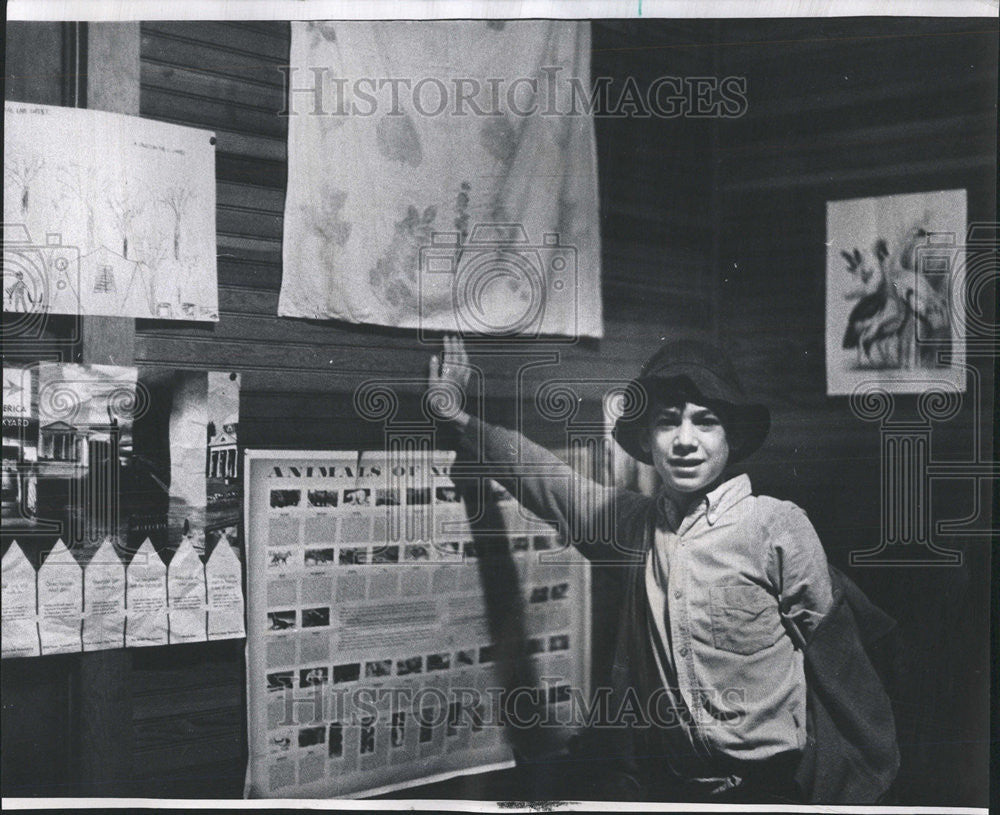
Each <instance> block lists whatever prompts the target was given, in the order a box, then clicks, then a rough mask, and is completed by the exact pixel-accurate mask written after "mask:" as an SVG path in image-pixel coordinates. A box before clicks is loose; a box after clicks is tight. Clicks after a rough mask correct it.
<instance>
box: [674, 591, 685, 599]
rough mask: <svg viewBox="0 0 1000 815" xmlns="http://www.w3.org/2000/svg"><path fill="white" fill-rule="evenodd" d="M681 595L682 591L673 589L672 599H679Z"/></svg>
mask: <svg viewBox="0 0 1000 815" xmlns="http://www.w3.org/2000/svg"><path fill="white" fill-rule="evenodd" d="M683 596H684V593H683V592H680V591H675V592H674V599H675V600H680V599H681V597H683Z"/></svg>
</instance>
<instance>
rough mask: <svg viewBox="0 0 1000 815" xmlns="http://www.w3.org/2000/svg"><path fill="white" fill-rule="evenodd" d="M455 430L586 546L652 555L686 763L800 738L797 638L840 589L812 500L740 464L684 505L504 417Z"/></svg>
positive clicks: (798, 743) (680, 756) (675, 766)
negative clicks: (584, 464) (567, 454)
mask: <svg viewBox="0 0 1000 815" xmlns="http://www.w3.org/2000/svg"><path fill="white" fill-rule="evenodd" d="M459 440H460V443H461V444H462V445H463V446H464V447H466V449H467V450H468V451H469V452H470V453H472V454H474V455H480V454H481V453H480V446H479V445H480V442H482V446H483V450H484V451H485V454H486V458H487V460H488V463H489V464H490V466H491V472H492V473H493V474H494V478H496V479H497V480H498V481H500V482H501V483H503V484H504V486H505V487H506V488H507V489H508V490H510V491H511V492H512V493H513V494H514V495H516V496H518V497H519V499H520V500H521V501H522V502H523V503H524V504H525V506H527V507H528V509H530V510H531V511H532V512H534V513H536V514H537V515H539V516H540V517H542V518H544V519H546V520H549V521H551V522H553V523H555V524H556V525H557V526H558V527H560V528H561V529H563V530H566V531H567V533H569V532H572V533H573V542H574V544H575V545H576V546H577V547H578V548H579V549H580V550H581V551H582V552H583V553H584V554H585V555H587V556H588V557H593V558H595V559H600V560H608V561H610V562H613V563H627V562H630V559H631V558H637V557H641V558H644V561H639V560H635V561H633V562H635V565H636V566H644V568H645V572H644V577H645V580H643V581H642V582H643V584H644V588H645V590H646V594H647V601H648V614H647V621H646V622H647V631H646V634H647V635H648V641H649V646H650V650H652V652H653V654H654V656H655V658H656V664H657V668H658V670H659V674H660V680H661V682H662V685H663V689H664V691H665V694H666V699H665V700H663V701H665V702H667V703H668V704H669V706H670V708H671V709H674V710H683V711H686V713H687V715H686V716H683V717H679V718H676V719H675V720H674V721H677V722H679V724H680V729H681V730H682V734H683V737H682V738H671V740H670V741H671V744H672V746H673V747H676V748H678V749H676V750H672V751H671V755H670V757H669V761H670V765H671V769H672V770H673V771H674V772H675V773H676V774H677V775H679V776H681V777H684V778H688V779H717V778H722V777H724V776H725V775H726V774H727V772H728V770H727V766H728V764H729V763H730V762H731V761H732V760H735V761H758V760H763V759H767V758H770V757H773V756H777V755H779V754H781V753H784V752H787V751H789V750H796V749H800V748H801V747H802V746H803V745H804V741H805V735H806V686H805V675H804V670H803V658H802V652H801V650H798V649H796V647H795V644H794V643H793V639H792V638H793V637H795V639H796V640H798V641H799V642H804V641H806V640H808V639H809V636H810V634H811V632H812V630H813V629H814V628H815V626H816V625H817V624H818V623H819V621H820V620H821V619H822V618H823V616H824V615H825V614H826V612H827V611H828V610H829V609H830V607H831V606H832V603H833V596H832V589H831V587H830V578H829V574H828V570H827V563H826V556H825V554H824V553H823V547H822V545H821V543H820V541H819V538H818V537H817V535H816V531H815V530H814V529H813V526H812V524H811V523H810V522H809V519H808V518H807V517H806V514H805V512H804V511H803V510H802V509H800V508H799V507H797V506H796V505H795V504H792V503H790V502H787V501H779V500H777V499H775V498H770V497H767V496H754V495H753V494H752V493H751V486H750V479H749V478H748V477H747V476H745V475H740V476H737V477H736V478H733V479H730V480H729V481H726V482H724V483H723V484H721V485H720V486H718V487H717V488H716V489H715V490H713V491H712V492H710V493H709V494H708V495H707V496H706V497H705V499H704V500H703V501H701V502H700V503H699V504H696V505H695V506H693V507H691V508H690V509H689V510H688V511H687V512H686V513H685V514H682V513H681V512H680V511H679V510H678V508H677V507H676V506H675V505H674V504H673V503H672V502H671V501H669V499H668V498H667V497H666V494H665V493H661V494H660V495H659V496H658V497H657V498H656V499H655V506H652V504H654V499H653V498H651V497H649V496H644V495H640V494H638V493H634V492H630V491H627V490H621V489H613V488H610V487H606V486H604V485H601V484H598V483H596V482H593V481H589V480H588V479H585V478H583V477H582V476H580V475H579V474H577V473H575V472H574V471H573V470H571V469H570V468H569V467H568V466H567V465H566V464H565V463H564V462H562V461H561V460H559V459H558V458H556V457H555V456H553V455H552V454H551V453H550V452H549V451H548V450H546V449H544V448H543V447H541V446H539V445H537V444H534V443H533V442H531V441H530V440H528V439H526V438H524V437H523V436H521V435H519V434H517V433H514V432H513V431H510V430H506V429H504V428H501V427H497V426H495V425H490V424H486V423H484V422H480V421H479V420H476V419H473V420H471V421H470V423H469V424H468V426H467V427H465V428H464V429H462V431H461V433H460V438H459ZM536 465H544V466H543V467H541V468H539V469H535V468H536ZM609 519H610V523H609ZM651 519H652V521H651ZM651 526H652V527H653V528H652V530H650V527H651ZM609 527H612V528H613V529H614V533H613V537H612V538H610V539H609V538H608V536H607V531H606V530H607V529H608V528H609ZM650 532H651V534H650ZM621 573H622V574H627V573H631V571H625V570H622V572H621ZM639 577H640V578H641V577H643V574H641V573H640V575H639ZM786 624H787V628H786ZM657 706H658V707H662V705H661V703H659V702H658V703H657ZM676 729H677V728H673V727H672V728H670V731H671V733H673V732H674V731H675V730H676ZM685 746H686V747H687V748H688V749H684V747H685Z"/></svg>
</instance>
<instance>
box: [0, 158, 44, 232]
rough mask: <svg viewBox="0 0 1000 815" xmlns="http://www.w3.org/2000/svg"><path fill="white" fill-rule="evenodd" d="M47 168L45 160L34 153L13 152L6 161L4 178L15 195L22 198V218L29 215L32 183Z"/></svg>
mask: <svg viewBox="0 0 1000 815" xmlns="http://www.w3.org/2000/svg"><path fill="white" fill-rule="evenodd" d="M44 166H45V159H43V158H42V157H41V156H39V155H36V154H34V153H26V152H24V151H22V150H19V149H16V150H13V151H12V153H11V155H10V156H8V157H7V158H6V160H5V161H4V176H5V177H6V178H7V179H9V180H10V183H11V184H12V185H13V186H14V190H13V191H14V193H15V195H17V196H18V197H19V198H20V203H21V215H22V217H23V216H25V215H27V214H28V207H29V205H30V194H31V182H32V181H33V180H34V178H35V176H37V175H38V173H39V172H41V170H42V167H44Z"/></svg>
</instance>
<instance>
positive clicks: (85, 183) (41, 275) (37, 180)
mask: <svg viewBox="0 0 1000 815" xmlns="http://www.w3.org/2000/svg"><path fill="white" fill-rule="evenodd" d="M213 143H214V134H212V133H211V132H209V131H205V130H197V129H194V128H190V127H181V126H178V125H172V124H166V123H163V122H155V121H150V120H147V119H141V118H139V117H136V116H124V115H121V114H116V113H106V112H103V111H96V110H87V109H83V108H61V107H53V106H49V105H25V104H18V103H7V104H6V105H5V106H4V213H3V215H4V217H3V219H4V247H3V290H4V294H3V297H4V310H5V311H12V312H39V313H41V312H48V313H53V314H99V315H108V316H121V317H143V318H159V319H173V320H218V296H217V291H216V244H215V148H214V146H213Z"/></svg>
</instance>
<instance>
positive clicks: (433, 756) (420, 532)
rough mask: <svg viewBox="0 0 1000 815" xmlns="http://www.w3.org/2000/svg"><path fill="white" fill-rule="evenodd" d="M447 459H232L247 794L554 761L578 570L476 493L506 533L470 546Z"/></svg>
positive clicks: (365, 788) (569, 686) (578, 640)
mask: <svg viewBox="0 0 1000 815" xmlns="http://www.w3.org/2000/svg"><path fill="white" fill-rule="evenodd" d="M453 460H454V453H444V452H434V453H431V452H426V453H421V452H411V453H407V454H404V455H401V456H399V457H392V458H390V457H389V456H388V455H387V454H386V453H384V452H372V453H357V452H352V451H347V452H339V453H333V452H323V453H308V452H298V451H270V450H260V451H255V450H251V451H248V453H247V458H246V462H245V466H246V472H247V482H246V483H247V491H246V529H247V573H248V581H249V591H248V601H249V613H248V628H247V632H248V633H247V698H248V704H249V715H248V725H249V749H250V767H249V773H248V789H247V794H248V796H249V797H253V798H331V797H354V796H361V795H373V794H378V793H385V792H390V791H393V790H398V789H402V788H405V787H408V786H413V785H415V784H419V783H430V782H432V781H437V780H443V779H445V778H448V777H451V776H455V775H460V774H464V773H471V772H483V771H486V770H491V769H500V768H505V767H510V766H513V761H512V756H513V754H512V750H511V744H512V743H518V744H520V743H521V742H520V741H518V740H519V739H523V738H524V737H525V736H527V737H529V738H530V739H531V740H532V742H531V747H532V748H534V749H535V750H539V749H551V750H553V751H554V750H558V749H560V747H564V746H565V740H566V739H567V738H568V737H569V735H570V734H571V733H572V732H573V730H572V726H573V725H575V724H578V722H576V721H575V713H574V710H578V709H579V706H578V705H574V704H573V703H572V699H573V694H574V693H576V692H582V693H583V694H584V698H587V697H586V694H588V693H589V690H588V688H589V682H588V681H587V678H588V673H589V630H588V629H589V620H590V608H589V605H590V604H589V596H590V595H589V571H588V569H587V568H586V567H583V566H581V564H580V563H579V562H578V560H579V558H577V557H575V556H574V555H575V552H573V551H572V550H570V549H569V548H568V547H567V546H566V545H565V544H563V543H562V542H561V541H560V540H559V539H558V538H557V537H556V533H555V531H554V530H553V529H552V528H551V527H550V526H548V525H547V524H545V523H543V522H542V521H540V520H538V519H537V518H535V517H533V516H532V517H526V516H524V514H523V512H522V511H521V510H520V507H519V505H518V504H517V502H516V501H514V499H513V497H512V496H511V495H510V494H509V493H505V492H501V491H500V490H499V488H498V487H496V486H495V485H492V484H491V489H493V490H495V493H496V500H495V501H493V502H492V503H491V506H493V507H494V508H495V509H496V510H497V512H498V517H499V518H500V519H501V521H500V523H499V524H498V525H497V527H495V528H497V529H499V528H500V526H501V525H502V528H503V529H504V530H509V532H508V533H507V534H497V535H490V536H489V537H488V538H486V539H484V538H483V537H481V536H480V537H479V538H477V539H475V540H474V539H473V535H472V532H471V529H470V524H469V520H468V515H467V510H466V507H465V504H464V502H463V500H462V498H461V497H460V494H459V492H458V490H457V489H456V487H455V484H454V483H453V482H452V480H451V477H450V466H451V463H452V461H453ZM487 547H489V550H487ZM501 582H502V583H503V584H504V589H505V596H504V603H505V604H507V605H506V606H505V608H504V609H503V610H501V611H498V610H497V609H495V608H494V613H493V614H492V615H491V614H490V613H489V611H488V608H489V606H488V603H489V601H488V599H487V588H486V587H495V586H496V585H497V584H498V583H501ZM508 584H512V585H513V586H514V587H515V590H513V591H512V592H509V593H508V592H506V587H507V585H508ZM490 591H492V589H490ZM490 596H493V595H490ZM511 597H517V598H518V602H519V603H520V611H518V610H517V609H515V608H513V607H511V606H510V605H509V604H510V600H511ZM514 666H517V670H516V671H514V670H512V669H513V668H514ZM512 716H519V717H523V718H521V719H520V720H519V721H520V722H522V723H524V722H533V723H535V724H536V725H538V726H537V727H535V729H534V730H530V731H529V730H528V729H526V728H525V727H524V726H523V725H522V727H520V728H518V727H516V726H513V725H511V724H510V722H511V721H512V719H511V717H512ZM531 717H534V718H533V719H532V718H531Z"/></svg>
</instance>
